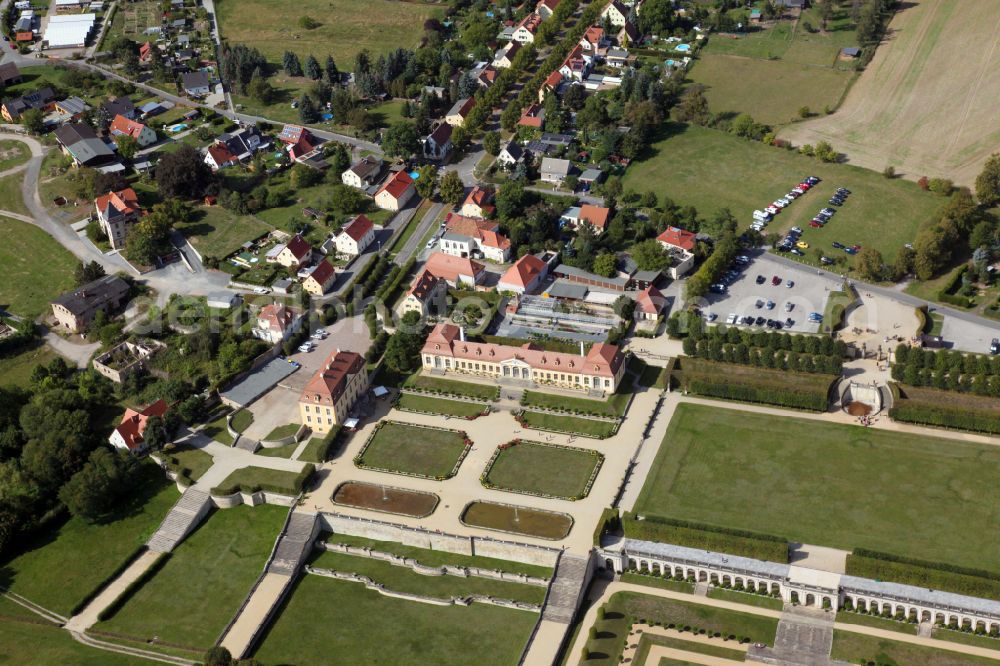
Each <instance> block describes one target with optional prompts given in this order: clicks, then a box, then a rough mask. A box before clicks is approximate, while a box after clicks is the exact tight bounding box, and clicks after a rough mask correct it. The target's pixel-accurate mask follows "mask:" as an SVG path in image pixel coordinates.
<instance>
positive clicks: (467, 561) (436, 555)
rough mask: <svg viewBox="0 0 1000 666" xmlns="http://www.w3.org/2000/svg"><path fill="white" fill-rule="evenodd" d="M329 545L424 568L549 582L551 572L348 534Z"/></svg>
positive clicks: (529, 565) (332, 536) (340, 535)
mask: <svg viewBox="0 0 1000 666" xmlns="http://www.w3.org/2000/svg"><path fill="white" fill-rule="evenodd" d="M327 542H329V543H342V544H346V545H348V546H357V547H359V548H371V549H372V550H378V551H381V552H383V553H392V554H394V555H399V556H400V557H410V558H413V559H415V560H416V561H418V562H420V563H421V564H426V565H427V566H431V567H437V566H443V565H445V564H451V565H455V566H460V567H478V568H480V569H501V570H503V571H509V572H511V573H523V574H527V575H529V576H537V577H539V578H550V577H551V576H552V569H550V568H548V567H540V566H535V565H533V564H522V563H521V562H514V561H511V560H498V559H494V558H492V557H480V556H478V555H475V556H474V555H460V554H458V553H449V552H446V551H443V550H428V549H427V548H417V547H415V546H406V545H403V544H401V543H396V542H395V541H378V540H376V539H366V538H364V537H359V536H352V535H350V534H331V535H330V538H328V539H327Z"/></svg>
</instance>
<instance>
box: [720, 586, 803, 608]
mask: <svg viewBox="0 0 1000 666" xmlns="http://www.w3.org/2000/svg"><path fill="white" fill-rule="evenodd" d="M708 597H709V599H722V600H723V601H732V602H735V603H738V604H746V605H747V606H757V607H758V608H770V609H771V610H781V609H782V608H783V607H784V604H783V603H782V601H781V599H775V598H774V597H765V596H764V595H763V594H751V593H749V592H737V591H736V590H727V589H725V588H722V587H713V588H711V589H709V591H708Z"/></svg>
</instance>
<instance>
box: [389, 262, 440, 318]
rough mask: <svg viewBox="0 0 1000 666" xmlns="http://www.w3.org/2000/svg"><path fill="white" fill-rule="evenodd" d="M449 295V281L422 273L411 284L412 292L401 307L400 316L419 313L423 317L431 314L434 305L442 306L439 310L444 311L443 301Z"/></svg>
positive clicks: (431, 274) (426, 272)
mask: <svg viewBox="0 0 1000 666" xmlns="http://www.w3.org/2000/svg"><path fill="white" fill-rule="evenodd" d="M447 293H448V282H447V281H445V280H442V279H441V278H439V277H437V276H435V275H434V274H433V273H431V272H430V271H420V273H419V274H418V275H417V277H416V278H415V279H414V280H413V282H412V283H411V284H410V290H409V291H408V292H407V293H406V298H404V299H403V302H402V303H401V304H400V306H399V314H400V315H404V314H406V313H407V312H418V313H420V314H421V316H423V315H426V314H429V313H430V310H431V305H433V304H440V306H439V308H438V309H443V307H444V300H443V299H444V298H445V296H446V294H447Z"/></svg>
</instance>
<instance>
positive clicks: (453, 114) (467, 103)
mask: <svg viewBox="0 0 1000 666" xmlns="http://www.w3.org/2000/svg"><path fill="white" fill-rule="evenodd" d="M475 105H476V98H475V97H466V98H465V99H460V100H458V101H457V102H455V103H454V104H453V105H452V107H451V109H449V110H448V113H446V114H445V116H444V121H445V122H446V123H448V124H449V125H451V126H452V127H461V126H462V124H463V123H464V122H465V119H466V118H468V117H469V111H472V108H473V107H474V106H475Z"/></svg>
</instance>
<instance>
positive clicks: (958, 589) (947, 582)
mask: <svg viewBox="0 0 1000 666" xmlns="http://www.w3.org/2000/svg"><path fill="white" fill-rule="evenodd" d="M846 572H847V574H848V575H851V576H858V577H861V578H873V579H875V580H888V581H893V582H896V583H902V584H905V585H915V586H917V587H923V588H929V589H934V590H941V591H944V592H954V593H955V594H965V595H968V596H972V597H980V598H983V599H995V600H1000V573H995V572H992V571H984V570H981V569H967V568H965V567H958V566H955V565H952V564H945V563H942V562H927V561H924V560H917V559H912V558H908V557H900V556H898V555H892V554H889V553H880V552H878V551H874V550H866V549H864V548H855V549H854V551H853V552H852V553H851V554H850V555H848V556H847V571H846Z"/></svg>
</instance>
